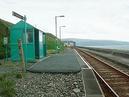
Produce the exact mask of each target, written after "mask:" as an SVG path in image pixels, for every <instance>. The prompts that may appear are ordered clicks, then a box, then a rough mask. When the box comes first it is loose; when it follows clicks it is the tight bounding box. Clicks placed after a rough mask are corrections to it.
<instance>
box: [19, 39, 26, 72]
mask: <svg viewBox="0 0 129 97" xmlns="http://www.w3.org/2000/svg"><path fill="white" fill-rule="evenodd" d="M18 48H19V55H20V59H21V62H22V72H25V71H26V69H25V59H24V52H23V48H22V41H21V40H18Z"/></svg>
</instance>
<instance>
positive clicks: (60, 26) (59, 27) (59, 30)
mask: <svg viewBox="0 0 129 97" xmlns="http://www.w3.org/2000/svg"><path fill="white" fill-rule="evenodd" d="M63 27H66V26H59V35H60V40H61V31H62V30H61V28H63Z"/></svg>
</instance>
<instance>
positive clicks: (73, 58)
mask: <svg viewBox="0 0 129 97" xmlns="http://www.w3.org/2000/svg"><path fill="white" fill-rule="evenodd" d="M28 71H31V72H40V73H42V72H50V73H51V72H55V73H59V72H62V73H68V72H73V73H74V72H79V71H81V67H80V64H79V61H78V60H77V55H76V54H75V51H74V50H73V49H70V48H67V49H65V51H64V53H61V54H56V55H53V56H51V57H49V58H47V59H45V60H42V61H41V62H39V63H36V64H35V65H33V66H32V67H30V68H29V69H28Z"/></svg>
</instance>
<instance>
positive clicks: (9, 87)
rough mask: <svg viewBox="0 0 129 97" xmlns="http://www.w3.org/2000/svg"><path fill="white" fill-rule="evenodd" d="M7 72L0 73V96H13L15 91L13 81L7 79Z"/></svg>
mask: <svg viewBox="0 0 129 97" xmlns="http://www.w3.org/2000/svg"><path fill="white" fill-rule="evenodd" d="M8 76H9V74H1V75H0V96H1V97H14V96H15V94H16V92H15V82H14V81H13V80H11V79H10V80H9V79H8Z"/></svg>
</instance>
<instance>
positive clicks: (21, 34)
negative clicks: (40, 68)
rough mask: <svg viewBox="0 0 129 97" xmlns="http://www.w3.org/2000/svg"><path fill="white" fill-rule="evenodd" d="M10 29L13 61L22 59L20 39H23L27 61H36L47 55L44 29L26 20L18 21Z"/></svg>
mask: <svg viewBox="0 0 129 97" xmlns="http://www.w3.org/2000/svg"><path fill="white" fill-rule="evenodd" d="M10 30H11V35H10V47H11V59H12V60H13V61H17V60H20V56H19V49H18V40H22V48H23V51H24V58H25V60H26V61H35V59H39V58H43V57H45V56H46V46H45V45H46V39H45V33H44V32H43V31H41V30H39V29H37V28H35V27H33V26H32V25H30V24H28V23H26V22H24V21H20V22H18V23H16V24H15V25H13V26H12V27H11V29H10Z"/></svg>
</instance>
